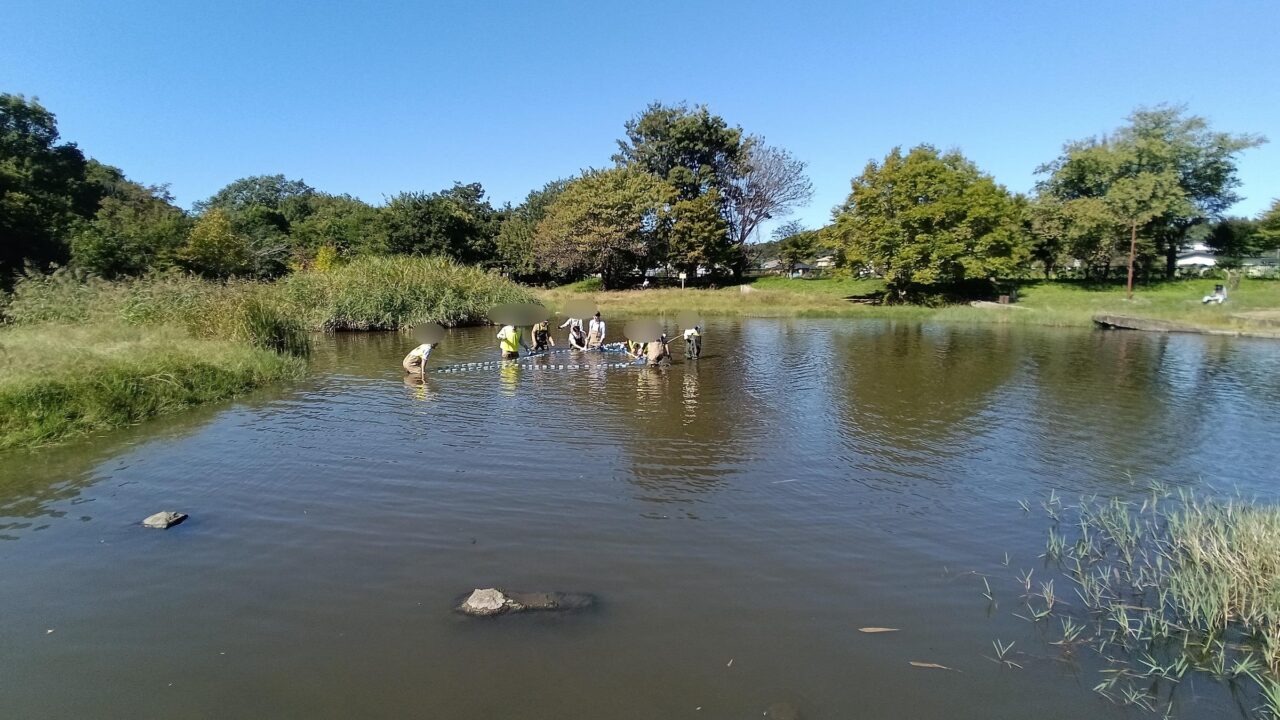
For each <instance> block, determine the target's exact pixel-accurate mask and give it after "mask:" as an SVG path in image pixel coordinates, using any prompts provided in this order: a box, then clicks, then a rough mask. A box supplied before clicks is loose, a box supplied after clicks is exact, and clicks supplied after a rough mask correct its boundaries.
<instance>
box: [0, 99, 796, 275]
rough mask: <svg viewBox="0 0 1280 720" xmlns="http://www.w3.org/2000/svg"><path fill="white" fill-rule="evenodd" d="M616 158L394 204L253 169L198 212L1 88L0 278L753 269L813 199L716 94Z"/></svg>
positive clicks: (658, 121) (623, 146) (650, 117)
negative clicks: (728, 116)
mask: <svg viewBox="0 0 1280 720" xmlns="http://www.w3.org/2000/svg"><path fill="white" fill-rule="evenodd" d="M625 131H626V137H625V139H622V140H620V141H619V143H618V153H617V155H615V156H614V157H613V159H612V160H613V163H614V166H613V167H609V168H606V169H588V170H585V171H583V172H581V173H580V174H579V175H577V176H575V177H572V178H567V179H563V180H556V181H553V182H550V183H547V184H546V185H545V186H544V187H542V188H540V189H538V190H535V191H533V192H531V193H529V196H528V197H527V198H526V199H525V201H524V202H523V203H521V204H520V205H518V206H515V207H512V206H510V205H507V206H503V207H495V206H494V205H493V204H492V203H491V202H490V201H489V199H488V198H487V197H486V193H485V191H484V188H483V186H481V184H480V183H455V184H454V185H453V186H452V187H450V188H447V189H444V190H440V191H436V192H402V193H399V194H397V195H395V196H393V197H390V198H387V199H386V201H385V202H384V203H383V204H382V205H380V206H375V205H370V204H369V203H366V202H364V201H362V200H360V199H358V198H354V197H352V196H350V195H332V194H328V193H324V192H320V191H318V190H316V189H315V188H313V187H311V186H309V185H307V184H306V183H305V182H303V181H301V180H292V179H288V178H286V177H285V176H284V175H266V176H255V177H246V178H242V179H239V180H236V181H234V182H232V183H231V184H229V185H227V186H226V187H224V188H222V189H221V190H219V191H218V192H217V193H215V194H214V195H213V196H212V197H209V198H207V199H205V200H202V201H200V202H197V203H195V205H194V206H193V208H192V210H191V211H190V212H188V211H185V210H183V209H182V208H180V207H178V206H177V205H176V204H175V203H174V200H173V197H172V196H171V195H170V194H169V193H168V191H167V189H166V188H165V187H163V186H147V185H142V184H140V183H137V182H134V181H132V180H130V179H128V178H127V177H126V176H125V175H124V173H123V172H122V171H121V170H120V169H119V168H116V167H113V166H111V165H107V164H105V163H102V162H99V161H98V160H95V159H92V158H88V157H86V156H85V154H84V153H83V152H82V151H81V150H80V148H78V147H77V146H76V145H75V144H74V143H66V142H60V138H59V133H58V129H57V122H56V118H55V117H54V115H53V113H51V112H50V111H49V110H47V109H46V108H44V107H43V106H42V105H40V103H39V102H38V101H36V100H34V99H28V98H25V97H23V96H21V95H13V94H4V95H0V241H2V242H0V275H3V276H4V278H5V280H6V281H8V280H11V279H12V277H13V275H14V274H15V273H17V272H21V271H23V270H24V268H34V269H37V270H45V269H48V268H49V267H51V266H54V265H68V264H69V265H72V266H74V267H77V268H79V269H82V270H84V271H86V272H89V273H92V274H95V275H98V276H101V277H105V278H108V279H114V278H120V277H127V276H133V275H140V274H143V273H147V272H152V271H157V270H167V269H171V268H177V269H180V270H185V271H189V272H193V273H197V274H200V275H204V276H207V277H213V278H225V277H232V276H240V277H258V278H270V277H275V276H279V275H281V274H284V273H287V272H289V271H290V270H291V269H297V268H300V267H306V266H319V267H325V266H328V265H331V264H332V263H335V262H341V261H343V260H344V259H347V258H351V257H355V256H360V255H383V254H417V255H441V256H446V257H449V258H452V259H455V260H458V261H461V262H465V263H470V264H475V265H480V266H484V267H490V268H494V269H499V270H502V271H504V272H508V273H510V274H512V275H514V276H516V277H518V278H520V279H526V280H541V281H551V280H560V281H563V280H571V279H577V278H579V277H582V276H585V275H588V274H600V275H601V276H602V277H603V278H604V280H605V283H606V285H607V286H609V287H617V286H620V285H623V284H625V283H627V282H630V280H631V277H632V275H634V274H635V272H636V271H637V270H643V269H647V268H650V267H665V268H671V269H678V270H685V271H690V272H692V271H694V270H696V269H697V268H698V267H706V268H714V269H716V270H718V271H721V272H724V273H736V274H740V273H742V272H743V271H744V270H745V269H746V265H747V262H746V254H745V251H744V248H745V246H746V244H747V241H748V239H749V238H750V237H751V235H752V233H753V232H754V231H755V230H756V228H757V227H758V226H759V225H760V223H762V222H764V221H766V220H768V219H769V218H770V217H771V216H772V214H785V213H786V212H788V211H789V210H790V209H791V208H793V207H794V206H796V205H798V204H800V203H803V202H806V201H807V200H808V198H809V196H810V194H811V192H812V189H811V186H810V184H809V181H808V179H807V178H806V177H805V174H804V163H803V162H801V161H799V160H796V159H795V158H793V157H792V156H791V155H790V154H789V153H787V152H786V151H784V150H781V149H779V148H775V147H772V146H769V145H767V144H765V142H764V141H763V139H762V138H759V137H756V136H750V135H747V134H745V133H744V132H743V131H742V129H741V128H738V127H731V126H729V124H728V123H727V122H725V121H724V119H723V118H720V117H719V116H716V115H713V114H711V113H710V112H709V111H708V110H707V109H706V108H705V107H697V108H690V107H688V106H685V105H674V106H666V105H661V104H654V105H652V106H650V107H648V108H646V109H645V110H644V111H643V112H642V113H640V114H638V115H637V116H636V117H635V118H633V119H631V120H630V121H628V122H627V123H626V125H625Z"/></svg>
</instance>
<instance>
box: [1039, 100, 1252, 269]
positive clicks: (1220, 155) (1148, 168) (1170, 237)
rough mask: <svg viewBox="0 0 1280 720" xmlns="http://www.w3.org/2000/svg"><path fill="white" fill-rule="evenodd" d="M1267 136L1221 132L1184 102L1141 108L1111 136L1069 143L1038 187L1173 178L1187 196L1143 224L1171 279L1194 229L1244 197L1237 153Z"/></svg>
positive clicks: (1072, 192) (1076, 192) (1098, 189)
mask: <svg viewBox="0 0 1280 720" xmlns="http://www.w3.org/2000/svg"><path fill="white" fill-rule="evenodd" d="M1264 142H1266V140H1265V138H1262V137H1261V136H1257V135H1234V134H1230V133H1224V132H1216V131H1214V130H1212V129H1211V128H1210V127H1209V123H1208V121H1207V120H1205V119H1204V118H1202V117H1200V116H1197V115H1188V114H1187V112H1186V108H1185V107H1181V106H1169V105H1161V106H1157V107H1154V108H1140V109H1138V110H1136V111H1134V112H1133V114H1131V115H1130V116H1129V122H1128V124H1127V125H1125V126H1124V127H1121V128H1120V129H1118V130H1117V131H1116V132H1115V133H1113V134H1112V135H1111V136H1110V137H1101V138H1090V139H1087V140H1082V141H1077V142H1072V143H1068V144H1067V145H1066V146H1065V148H1064V149H1063V152H1062V154H1061V155H1060V156H1059V157H1058V158H1057V159H1055V160H1053V161H1052V162H1050V163H1047V164H1045V165H1042V166H1041V167H1040V168H1038V170H1037V172H1039V173H1041V174H1045V175H1047V178H1046V179H1045V180H1043V181H1042V182H1040V183H1039V184H1038V186H1037V187H1038V190H1039V192H1040V193H1041V194H1042V195H1049V196H1052V197H1053V198H1055V199H1057V200H1058V201H1061V202H1067V201H1071V200H1075V199H1080V198H1101V197H1103V196H1104V195H1106V193H1107V191H1108V190H1109V188H1110V187H1111V186H1112V184H1113V183H1115V182H1116V181H1117V180H1118V179H1119V178H1121V177H1129V178H1136V177H1137V176H1139V175H1140V174H1146V176H1147V177H1165V176H1174V177H1176V178H1177V180H1178V186H1179V188H1180V189H1181V193H1182V195H1183V197H1184V198H1185V202H1179V203H1173V204H1170V206H1169V207H1168V208H1167V209H1166V211H1165V212H1163V213H1161V214H1159V215H1157V216H1155V217H1153V218H1152V219H1151V220H1150V221H1149V222H1148V223H1147V227H1146V228H1145V230H1146V234H1147V235H1148V236H1149V237H1150V238H1151V240H1150V241H1151V243H1152V244H1153V245H1154V246H1155V249H1156V251H1157V252H1158V253H1160V254H1161V255H1163V256H1164V260H1165V272H1166V274H1167V275H1168V276H1169V277H1172V276H1173V274H1174V271H1175V270H1176V261H1177V255H1178V251H1179V249H1180V248H1181V247H1182V246H1183V245H1184V244H1185V243H1186V241H1187V237H1188V235H1187V233H1188V232H1189V231H1190V230H1191V228H1193V227H1195V226H1197V225H1200V224H1202V223H1206V222H1210V221H1212V220H1215V219H1217V218H1220V217H1221V215H1222V213H1223V212H1225V211H1226V210H1227V209H1228V208H1230V207H1231V206H1232V205H1233V204H1235V203H1236V202H1237V201H1238V200H1239V199H1240V196H1239V194H1238V193H1237V190H1238V189H1239V187H1240V180H1239V177H1238V175H1237V172H1236V162H1237V158H1238V156H1239V154H1240V153H1241V152H1243V151H1244V150H1247V149H1249V148H1253V147H1256V146H1258V145H1260V144H1262V143H1264ZM1117 157H1122V158H1123V160H1124V162H1123V163H1117V162H1116V161H1115V158H1117Z"/></svg>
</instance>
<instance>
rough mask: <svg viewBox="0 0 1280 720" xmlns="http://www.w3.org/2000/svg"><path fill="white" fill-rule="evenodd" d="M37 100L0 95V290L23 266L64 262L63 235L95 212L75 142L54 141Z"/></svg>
mask: <svg viewBox="0 0 1280 720" xmlns="http://www.w3.org/2000/svg"><path fill="white" fill-rule="evenodd" d="M58 139H59V136H58V124H57V119H56V118H55V117H54V115H53V113H51V112H49V111H48V110H46V109H45V108H44V106H42V105H41V104H40V103H39V101H37V100H35V99H34V98H33V99H30V100H28V99H27V98H25V97H23V96H22V95H12V94H8V93H3V94H0V287H4V286H7V284H8V283H9V282H10V281H11V280H12V277H13V274H14V273H15V272H18V271H20V270H22V268H23V265H24V264H25V263H31V264H33V265H36V266H38V267H47V266H48V265H49V264H50V263H65V262H66V261H67V257H68V247H67V242H66V239H67V236H68V235H69V234H70V232H71V231H72V230H73V229H74V228H75V227H76V226H77V224H78V223H79V222H81V221H82V220H84V219H86V218H89V217H92V216H93V214H94V213H95V212H97V210H98V201H99V200H100V199H101V189H100V188H99V187H98V186H97V185H94V184H93V183H90V182H87V181H86V179H85V171H86V167H87V163H86V161H85V158H84V154H83V153H81V152H80V149H79V148H77V147H76V146H75V144H74V143H59V142H58Z"/></svg>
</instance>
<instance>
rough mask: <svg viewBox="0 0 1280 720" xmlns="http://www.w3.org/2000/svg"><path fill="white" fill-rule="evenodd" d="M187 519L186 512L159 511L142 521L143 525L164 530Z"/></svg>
mask: <svg viewBox="0 0 1280 720" xmlns="http://www.w3.org/2000/svg"><path fill="white" fill-rule="evenodd" d="M186 519H187V514H186V513H180V512H158V513H156V514H155V515H151V516H150V517H148V518H147V519H145V520H143V521H142V525H143V527H149V528H156V529H157V530H164V529H166V528H171V527H173V526H174V525H177V524H178V523H180V522H182V521H183V520H186Z"/></svg>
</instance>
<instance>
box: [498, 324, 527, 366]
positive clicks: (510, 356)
mask: <svg viewBox="0 0 1280 720" xmlns="http://www.w3.org/2000/svg"><path fill="white" fill-rule="evenodd" d="M522 347H523V348H524V349H525V350H529V346H528V345H526V344H525V342H524V336H523V335H522V334H521V333H520V328H518V327H516V326H515V325H503V326H502V329H501V330H499V331H498V350H499V351H500V352H501V353H502V359H503V360H515V359H516V358H518V357H520V348H522Z"/></svg>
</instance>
